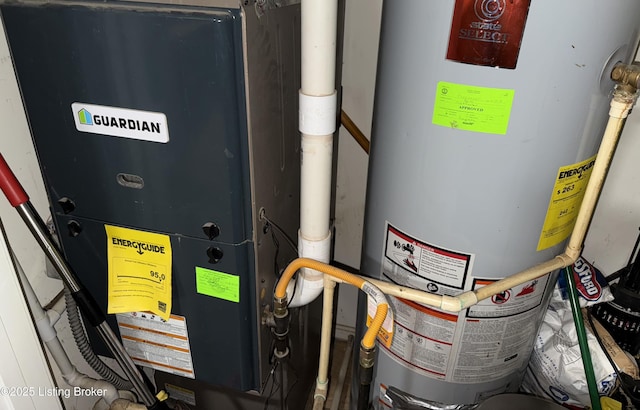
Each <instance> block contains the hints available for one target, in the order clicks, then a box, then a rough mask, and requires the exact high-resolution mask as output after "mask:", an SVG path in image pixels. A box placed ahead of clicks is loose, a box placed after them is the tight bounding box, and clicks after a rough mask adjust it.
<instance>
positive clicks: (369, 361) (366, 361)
mask: <svg viewBox="0 0 640 410" xmlns="http://www.w3.org/2000/svg"><path fill="white" fill-rule="evenodd" d="M375 359H376V348H375V346H374V347H373V348H371V349H367V348H366V347H363V346H362V345H360V366H362V367H364V368H370V367H373V364H374V362H375Z"/></svg>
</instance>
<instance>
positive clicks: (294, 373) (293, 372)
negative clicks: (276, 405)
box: [284, 362, 300, 403]
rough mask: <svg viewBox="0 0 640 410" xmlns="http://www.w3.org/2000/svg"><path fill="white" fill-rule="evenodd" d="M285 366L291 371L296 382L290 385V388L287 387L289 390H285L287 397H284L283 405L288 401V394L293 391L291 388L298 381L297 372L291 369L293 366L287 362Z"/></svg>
mask: <svg viewBox="0 0 640 410" xmlns="http://www.w3.org/2000/svg"><path fill="white" fill-rule="evenodd" d="M287 365H288V366H289V368H290V369H291V373H292V374H293V376H294V377H295V378H296V380H295V381H294V382H293V383H292V384H291V386H289V390H287V395H286V396H284V402H285V403H286V402H287V401H288V400H289V394H291V392H292V391H293V387H294V386H295V385H296V383H298V380H300V379H299V378H298V372H297V371H296V369H295V367H293V365H292V364H291V363H290V362H287Z"/></svg>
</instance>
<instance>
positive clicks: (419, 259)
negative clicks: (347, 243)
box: [370, 223, 549, 383]
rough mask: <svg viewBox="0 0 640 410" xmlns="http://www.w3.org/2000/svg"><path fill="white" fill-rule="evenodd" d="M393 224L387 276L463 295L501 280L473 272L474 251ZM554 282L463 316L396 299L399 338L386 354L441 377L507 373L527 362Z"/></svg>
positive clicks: (460, 379) (533, 284)
mask: <svg viewBox="0 0 640 410" xmlns="http://www.w3.org/2000/svg"><path fill="white" fill-rule="evenodd" d="M385 229H386V242H385V247H384V251H383V252H384V253H383V255H382V272H381V274H382V275H383V276H384V277H385V278H387V279H388V280H391V281H392V282H394V283H396V284H399V285H403V286H408V287H412V288H415V289H420V290H425V291H429V292H431V293H436V294H440V295H450V296H456V295H458V294H460V293H462V292H464V291H472V290H475V289H479V288H481V287H483V286H487V285H489V284H491V283H494V282H496V281H497V279H488V278H479V277H477V276H475V275H473V274H472V272H471V271H472V265H473V261H474V259H475V258H476V255H474V254H470V253H463V252H459V251H456V250H452V249H444V248H442V247H438V246H434V245H431V244H428V243H426V242H424V241H421V240H419V239H416V238H415V237H414V236H412V235H410V234H408V233H406V232H403V231H400V230H399V229H398V228H395V227H394V226H392V225H391V224H390V223H387V225H386V228H385ZM548 287H549V275H547V276H544V277H542V278H538V279H537V280H532V281H529V282H527V283H524V284H521V285H518V286H515V287H513V288H511V289H508V290H506V291H505V292H502V293H500V294H497V295H494V296H493V297H491V298H489V299H486V300H483V301H481V302H480V303H478V304H477V305H475V306H472V307H470V308H469V309H465V310H463V311H461V312H459V313H451V312H444V311H442V310H440V309H437V308H435V307H431V306H424V305H422V304H420V303H416V302H412V301H408V300H404V299H400V298H395V297H389V301H390V303H391V304H392V309H393V312H394V313H395V315H394V323H393V325H394V334H393V342H392V343H391V346H385V345H383V344H381V345H380V346H381V354H385V355H387V356H388V357H389V358H391V359H392V360H393V361H394V362H395V363H397V365H398V366H400V367H403V368H405V369H407V371H410V372H413V373H417V374H420V375H422V376H425V377H429V378H433V379H439V380H446V381H450V382H456V383H480V382H489V381H494V380H498V379H500V378H503V377H505V376H507V375H509V374H511V373H513V372H515V371H518V370H519V369H521V368H522V367H523V366H525V365H526V362H527V360H528V358H529V355H530V353H531V348H532V343H533V341H534V339H535V335H536V333H537V330H538V322H539V321H538V319H539V317H540V316H541V307H542V306H543V301H544V298H545V296H547V294H548V293H549V289H548ZM370 309H371V307H370ZM381 381H382V382H383V383H386V382H387V381H385V380H384V377H382V378H381Z"/></svg>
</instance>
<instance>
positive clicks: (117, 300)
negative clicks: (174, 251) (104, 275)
mask: <svg viewBox="0 0 640 410" xmlns="http://www.w3.org/2000/svg"><path fill="white" fill-rule="evenodd" d="M104 227H105V230H106V232H107V261H108V266H109V272H108V276H109V281H108V282H109V283H108V285H109V292H108V293H109V295H108V296H109V297H108V307H107V312H108V313H127V312H138V311H147V312H152V313H155V314H156V315H158V316H160V317H161V318H163V319H164V320H168V319H169V316H170V314H171V241H170V239H169V236H168V235H161V234H157V233H151V232H144V231H138V230H135V229H128V228H121V227H118V226H110V225H105V226H104Z"/></svg>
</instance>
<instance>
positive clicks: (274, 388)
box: [264, 360, 280, 410]
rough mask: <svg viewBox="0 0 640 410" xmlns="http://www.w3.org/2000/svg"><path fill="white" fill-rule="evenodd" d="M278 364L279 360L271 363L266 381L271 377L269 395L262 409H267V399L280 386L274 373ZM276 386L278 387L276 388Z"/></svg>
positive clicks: (268, 398)
mask: <svg viewBox="0 0 640 410" xmlns="http://www.w3.org/2000/svg"><path fill="white" fill-rule="evenodd" d="M279 364H280V361H279V360H276V361H275V362H274V363H273V366H272V367H271V371H270V372H269V376H268V377H267V381H268V380H269V378H272V381H271V390H270V391H269V395H268V396H267V398H266V400H265V401H264V410H267V408H268V407H269V400H271V397H273V395H274V394H275V392H277V391H278V389H279V388H280V384H279V383H278V382H277V380H276V373H277V372H276V370H277V369H278V365H279ZM276 386H278V387H277V388H276Z"/></svg>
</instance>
